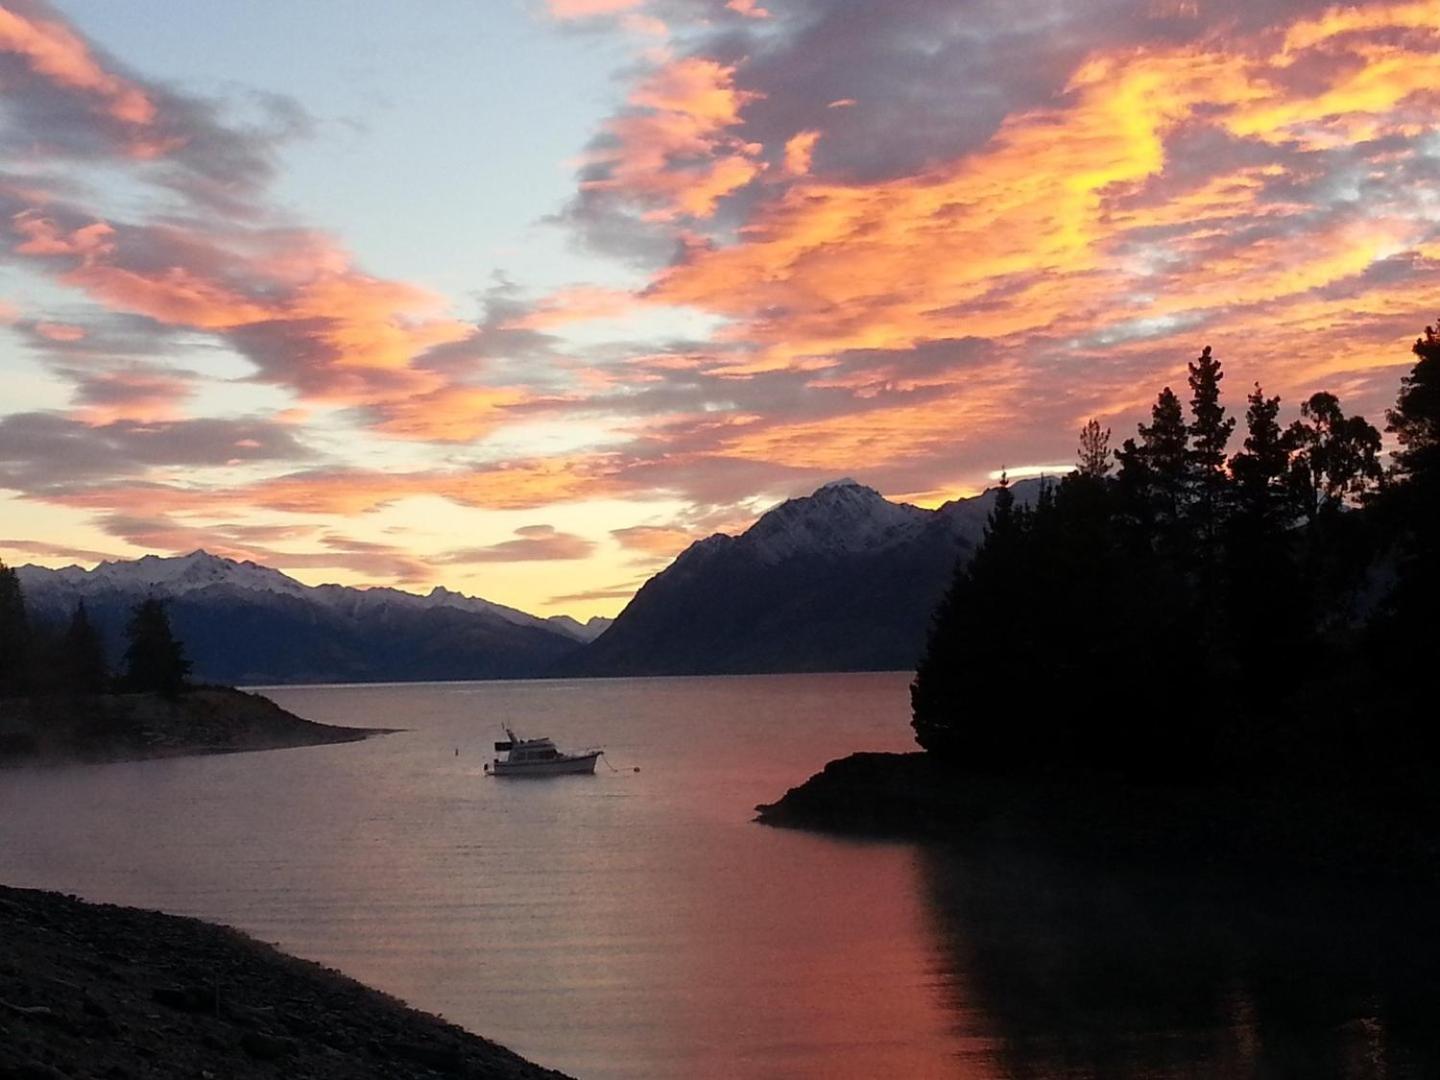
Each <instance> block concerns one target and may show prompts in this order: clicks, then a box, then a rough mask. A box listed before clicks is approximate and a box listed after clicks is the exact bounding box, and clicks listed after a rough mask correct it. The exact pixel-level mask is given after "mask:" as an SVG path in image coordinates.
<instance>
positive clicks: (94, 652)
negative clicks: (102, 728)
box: [60, 600, 109, 694]
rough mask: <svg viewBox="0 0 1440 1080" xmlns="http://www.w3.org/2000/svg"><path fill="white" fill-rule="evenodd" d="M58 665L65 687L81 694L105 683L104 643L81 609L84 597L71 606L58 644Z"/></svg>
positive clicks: (101, 688)
mask: <svg viewBox="0 0 1440 1080" xmlns="http://www.w3.org/2000/svg"><path fill="white" fill-rule="evenodd" d="M60 666H61V668H62V669H63V671H64V674H65V688H66V689H68V690H70V691H73V692H78V693H81V694H98V693H100V692H101V691H102V690H104V689H105V688H106V686H107V684H108V683H109V673H108V671H107V670H106V666H105V646H104V643H103V642H102V641H101V640H100V634H99V632H98V631H97V630H96V629H95V625H94V624H93V623H92V622H91V621H90V615H89V613H88V612H87V611H86V610H85V601H83V600H82V601H80V603H79V604H77V605H76V606H75V611H74V613H73V614H72V615H71V616H70V625H69V626H68V627H67V628H66V630H65V637H64V640H63V641H62V643H61V647H60Z"/></svg>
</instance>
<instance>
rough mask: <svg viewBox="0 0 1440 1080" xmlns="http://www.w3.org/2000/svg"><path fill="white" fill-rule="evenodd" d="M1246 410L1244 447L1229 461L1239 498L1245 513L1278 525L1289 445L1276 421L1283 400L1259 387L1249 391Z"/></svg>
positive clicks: (1241, 508)
mask: <svg viewBox="0 0 1440 1080" xmlns="http://www.w3.org/2000/svg"><path fill="white" fill-rule="evenodd" d="M1248 400H1249V407H1248V408H1247V409H1246V410H1245V428H1246V432H1247V434H1246V436H1245V448H1244V449H1243V450H1242V451H1240V452H1239V453H1237V454H1236V455H1235V456H1234V457H1232V458H1231V459H1230V473H1231V475H1232V476H1233V477H1234V478H1235V485H1236V499H1237V502H1238V504H1239V509H1240V511H1241V513H1242V514H1245V515H1247V516H1249V517H1251V518H1252V519H1254V520H1256V521H1258V522H1263V523H1265V524H1278V523H1279V521H1280V519H1281V518H1283V516H1284V514H1285V499H1286V478H1287V476H1288V475H1289V470H1290V446H1289V442H1288V440H1287V439H1286V437H1285V433H1284V432H1283V431H1282V430H1281V429H1280V423H1279V420H1278V419H1277V418H1278V417H1279V415H1280V399H1279V398H1278V397H1272V398H1267V397H1266V396H1265V392H1264V391H1263V390H1262V389H1261V388H1260V384H1259V383H1258V382H1257V383H1256V384H1255V389H1254V390H1252V391H1251V392H1250V397H1249V399H1248Z"/></svg>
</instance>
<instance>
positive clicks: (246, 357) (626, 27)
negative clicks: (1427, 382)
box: [0, 0, 1440, 616]
mask: <svg viewBox="0 0 1440 1080" xmlns="http://www.w3.org/2000/svg"><path fill="white" fill-rule="evenodd" d="M0 95H3V108H0V140H3V143H0V145H3V161H0V252H3V258H0V558H3V559H4V560H5V561H6V562H9V563H12V564H15V563H23V562H39V563H44V564H46V565H51V566H59V565H64V564H67V563H71V562H78V563H80V564H82V565H93V564H94V563H95V562H96V561H97V560H99V559H102V558H133V557H135V556H138V555H140V554H143V553H146V552H156V553H159V554H179V553H184V552H187V551H190V550H193V549H195V548H199V547H203V548H206V549H207V550H210V551H212V552H215V553H218V554H223V555H228V556H232V557H235V558H251V559H254V560H256V561H258V562H261V563H264V564H266V565H270V566H274V567H277V568H279V569H282V570H284V571H286V572H287V573H290V574H292V575H294V576H295V577H298V578H300V579H301V580H304V581H307V582H311V583H319V582H322V581H339V582H343V583H347V584H386V585H398V586H400V587H403V588H407V589H411V590H417V591H426V590H428V589H429V588H430V587H431V586H433V585H437V584H443V585H446V586H448V587H450V588H453V589H457V590H460V591H463V592H466V593H469V594H472V595H480V596H484V597H486V598H489V599H492V600H497V601H500V602H503V603H508V604H512V605H515V606H518V607H521V608H525V609H527V610H531V611H535V612H537V613H541V614H553V613H557V612H568V613H571V614H574V615H577V616H587V615H592V614H613V613H614V612H616V611H618V610H619V608H620V607H622V606H623V604H624V602H625V600H626V599H627V598H628V597H629V596H630V594H631V593H633V591H634V590H635V588H636V587H638V584H639V583H640V582H642V581H643V580H644V579H645V578H646V577H648V576H649V575H650V574H652V573H654V572H655V571H656V570H657V569H659V568H660V567H661V566H663V565H664V564H665V563H666V562H667V561H668V560H669V558H671V557H672V556H673V555H674V554H675V553H677V552H678V551H679V550H681V549H682V548H683V547H684V546H685V545H686V544H688V543H689V542H690V541H691V540H693V539H696V538H698V537H701V536H704V535H708V534H709V533H711V532H715V531H717V530H722V531H733V530H736V529H739V528H743V527H744V526H745V525H746V524H747V523H748V522H749V521H751V520H753V518H754V517H755V516H756V514H757V513H759V512H760V511H762V510H764V509H765V508H766V507H767V506H769V505H771V504H773V503H774V502H776V501H779V500H780V499H782V498H785V497H787V496H790V495H795V494H801V493H807V492H809V491H810V490H813V489H814V488H815V487H817V486H818V485H819V484H821V483H823V482H825V481H827V480H830V479H834V478H836V477H838V476H845V475H850V476H854V477H855V478H857V479H859V480H861V481H862V482H865V483H868V484H870V485H871V486H873V487H875V488H877V489H879V490H880V491H881V492H883V493H884V494H886V495H887V496H889V497H892V498H903V499H906V500H909V501H915V502H921V503H923V504H926V505H935V504H937V503H938V502H940V501H943V500H944V499H947V498H953V497H954V496H956V495H960V494H969V493H973V492H976V491H978V490H980V489H982V488H983V487H984V486H985V485H986V483H987V482H988V481H987V477H988V476H989V475H990V474H991V473H992V472H993V471H994V470H997V469H999V468H1001V467H1007V468H1009V469H1010V471H1011V472H1012V473H1023V472H1024V471H1025V470H1026V469H1027V468H1029V467H1035V466H1045V465H1048V466H1054V465H1057V464H1061V463H1065V462H1068V461H1071V460H1073V457H1074V448H1075V443H1076V435H1077V432H1078V431H1079V429H1080V427H1081V426H1082V425H1083V424H1084V422H1085V421H1086V420H1087V419H1088V418H1090V417H1092V416H1097V417H1099V418H1100V419H1101V421H1102V422H1103V423H1105V424H1107V425H1111V426H1113V427H1114V428H1115V430H1116V439H1117V441H1118V439H1119V438H1120V437H1121V436H1122V435H1123V434H1126V433H1129V432H1130V431H1132V430H1133V426H1134V424H1135V422H1136V421H1137V420H1138V419H1140V418H1142V417H1143V416H1144V415H1145V413H1146V411H1147V409H1148V405H1149V402H1150V401H1151V400H1153V397H1154V394H1155V391H1156V390H1157V389H1158V388H1159V387H1160V386H1161V385H1164V384H1165V383H1167V382H1168V383H1174V384H1176V385H1179V383H1180V382H1183V378H1184V366H1185V363H1186V361H1187V360H1190V359H1193V358H1194V356H1195V355H1196V354H1198V352H1199V351H1200V349H1201V347H1202V346H1204V345H1207V344H1208V345H1212V346H1213V347H1214V349H1215V352H1216V353H1217V355H1219V356H1220V357H1221V358H1222V360H1223V361H1224V362H1225V365H1226V370H1227V372H1228V376H1227V379H1226V383H1225V387H1226V390H1227V391H1228V395H1229V404H1230V406H1231V408H1232V410H1234V411H1235V412H1243V406H1244V394H1245V392H1246V391H1247V390H1248V388H1249V387H1250V385H1251V384H1252V383H1253V382H1255V381H1256V380H1259V381H1261V382H1262V383H1263V384H1264V387H1265V389H1266V390H1267V391H1268V392H1270V393H1279V394H1281V395H1282V396H1283V397H1284V398H1285V399H1286V402H1287V406H1290V407H1293V406H1294V405H1295V403H1296V402H1297V401H1298V399H1299V397H1300V396H1301V395H1303V394H1308V393H1309V392H1311V391H1314V390H1319V389H1328V390H1332V391H1334V392H1336V393H1338V394H1339V395H1340V396H1341V399H1342V401H1343V402H1344V404H1345V405H1346V407H1347V408H1348V409H1350V410H1358V411H1360V412H1363V413H1365V414H1366V415H1367V416H1369V417H1370V419H1371V420H1372V421H1377V422H1379V421H1381V420H1382V413H1383V408H1384V406H1385V405H1386V404H1387V403H1390V402H1392V401H1393V400H1394V397H1395V391H1396V388H1397V386H1398V381H1399V378H1400V376H1401V375H1402V374H1403V373H1404V371H1405V370H1406V369H1407V368H1408V367H1409V365H1410V363H1411V362H1413V358H1412V357H1410V355H1409V353H1408V347H1409V343H1410V342H1411V341H1413V340H1414V338H1415V337H1416V336H1417V334H1418V333H1419V332H1420V330H1421V329H1422V327H1423V326H1424V325H1425V324H1426V323H1427V322H1432V321H1434V319H1435V317H1436V316H1437V314H1440V0H1407V2H1394V3H1389V2H1376V3H1367V4H1357V5H1352V6H1327V5H1324V4H1317V3H1301V2H1294V0H1244V2H1241V0H1088V2H1087V0H1072V2H1065V3H1061V2H1059V0H1043V2H1042V0H729V2H728V3H727V2H726V0H548V2H545V0H481V2H478V3H477V2H475V0H426V2H425V3H420V4H412V3H397V2H384V3H382V2H379V0H372V2H360V0H348V2H344V0H304V2H302V3H296V2H295V0H283V2H281V0H247V2H245V3H195V4H180V3H174V2H173V0H125V2H116V0H56V2H53V3H43V2H36V0H0Z"/></svg>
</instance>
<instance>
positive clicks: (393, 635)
mask: <svg viewBox="0 0 1440 1080" xmlns="http://www.w3.org/2000/svg"><path fill="white" fill-rule="evenodd" d="M17 574H18V576H19V579H20V583H21V586H22V588H23V589H24V592H25V599H26V604H27V607H28V608H29V610H30V612H31V614H32V616H34V617H36V618H38V619H41V620H45V621H48V622H51V623H54V624H60V625H63V624H64V621H65V620H67V619H69V617H70V613H71V612H72V611H73V610H74V609H75V606H76V605H77V604H78V603H79V602H80V601H82V600H83V601H84V602H85V606H86V610H87V612H88V614H89V616H90V618H91V620H92V622H94V624H95V625H96V627H97V628H98V629H99V631H100V633H101V636H102V638H103V639H104V641H105V643H106V647H107V655H108V657H109V659H110V662H111V664H112V665H115V664H117V663H118V661H119V659H120V656H121V652H122V650H123V648H124V645H123V641H124V628H125V624H126V622H127V621H128V619H129V617H130V613H131V611H132V610H133V608H134V606H135V605H136V604H137V603H139V602H140V601H141V600H144V599H146V598H147V597H151V596H154V597H157V598H159V599H162V600H164V601H165V603H166V608H167V610H168V612H169V615H170V620H171V623H172V624H173V626H174V628H175V633H176V635H177V636H178V637H179V638H180V640H181V641H183V642H184V643H185V648H186V651H187V654H188V655H189V657H190V659H191V660H192V661H193V662H194V676H195V678H196V679H199V680H201V681H208V682H219V683H228V684H240V685H257V684H266V683H297V682H308V683H319V682H392V681H394V682H404V681H424V680H443V679H499V678H523V677H533V676H538V675H543V674H544V673H545V672H546V671H548V670H549V669H550V667H551V666H552V665H553V664H554V663H555V662H556V661H557V660H558V659H559V658H560V657H562V656H564V655H565V654H566V653H568V652H571V651H574V650H575V649H577V648H578V647H579V646H580V645H581V644H582V641H583V638H584V637H585V636H586V631H585V629H584V628H583V627H581V626H580V624H578V623H576V622H575V621H574V620H573V619H563V620H550V619H541V618H537V617H536V616H533V615H527V614H526V613H524V612H521V611H517V610H515V609H513V608H507V607H504V606H503V605H499V604H493V603H490V602H489V601H486V600H480V599H477V598H472V597H466V596H462V595H460V594H459V593H454V592H450V591H448V590H446V589H440V588H437V589H435V590H433V591H432V592H431V593H430V594H429V595H427V596H418V595H416V594H413V593H407V592H403V591H401V590H399V589H383V588H381V589H355V588H349V587H346V586H342V585H320V586H307V585H303V584H301V583H300V582H298V581H295V580H294V579H293V578H290V577H287V576H286V575H285V574H282V573H280V572H279V571H277V570H272V569H269V568H267V567H263V566H257V565H256V564H254V563H250V562H244V563H240V562H236V561H234V560H231V559H224V558H220V557H219V556H215V555H210V554H207V553H205V552H203V551H196V552H192V553H191V554H189V555H186V556H184V557H181V558H161V557H159V556H154V555H147V556H145V557H144V558H142V559H138V560H135V561H134V562H109V563H101V564H100V565H99V566H97V567H96V568H95V569H93V570H82V569H81V568H79V567H75V566H71V567H66V568H64V569H62V570H48V569H45V568H43V567H38V566H22V567H19V568H18V569H17Z"/></svg>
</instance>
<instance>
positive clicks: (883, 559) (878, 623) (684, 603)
mask: <svg viewBox="0 0 1440 1080" xmlns="http://www.w3.org/2000/svg"><path fill="white" fill-rule="evenodd" d="M1038 489H1039V482H1038V481H1028V482H1025V483H1022V484H1018V485H1015V487H1014V489H1013V490H1015V491H1016V493H1017V498H1019V499H1020V500H1021V501H1022V502H1023V501H1028V500H1031V499H1033V498H1034V495H1035V493H1036V492H1037V491H1038ZM993 505H994V490H993V489H992V490H990V491H987V492H985V493H984V494H982V495H978V496H975V497H974V498H968V499H956V500H954V501H952V502H948V503H946V504H945V505H943V506H941V507H939V508H938V509H935V510H926V509H923V508H921V507H917V506H910V505H907V504H904V503H892V502H889V501H888V500H886V499H885V498H884V497H883V496H881V495H880V494H879V492H877V491H875V490H874V489H872V488H869V487H865V486H864V485H862V484H858V483H856V482H855V481H853V480H848V479H847V480H841V481H836V482H834V483H831V484H826V485H825V486H824V487H822V488H820V489H819V490H818V491H816V492H815V493H814V494H813V495H809V496H806V497H804V498H798V499H790V500H788V501H786V502H784V503H782V504H780V505H779V506H777V507H775V508H774V509H773V510H770V511H769V512H767V513H766V514H764V515H763V516H762V517H761V518H760V519H759V520H758V521H756V522H755V524H754V525H752V526H751V527H750V528H749V529H748V530H746V531H745V532H744V533H742V534H741V535H739V536H727V535H723V534H717V535H715V536H711V537H708V538H707V539H705V540H700V541H698V542H696V543H694V544H692V545H691V546H690V547H689V548H687V549H686V550H685V551H684V552H682V553H681V554H680V555H679V556H678V557H677V558H676V559H675V561H674V562H673V563H671V564H670V566H669V567H667V568H666V569H664V570H662V571H661V572H660V573H658V574H656V575H655V576H654V577H653V578H651V579H650V580H649V581H648V582H646V583H645V585H644V586H643V587H642V588H641V589H640V591H639V592H638V593H636V595H635V598H634V599H633V600H631V601H630V603H629V604H628V605H627V606H626V608H625V610H624V611H622V612H621V613H620V615H619V617H618V618H617V619H616V620H615V622H614V624H613V625H612V626H611V627H610V628H609V629H608V630H607V631H605V633H604V634H602V635H601V636H600V637H599V638H597V639H596V640H595V641H594V642H592V643H591V644H589V645H588V646H586V647H585V648H584V649H582V650H579V651H578V652H575V653H572V654H570V655H569V656H566V657H564V658H563V659H562V660H561V661H560V662H559V663H558V665H557V671H558V672H560V673H564V674H573V675H708V674H749V673H761V672H784V671H886V670H898V669H904V668H911V667H914V665H915V662H916V660H917V659H918V658H919V656H920V653H921V650H922V649H923V648H924V644H925V637H926V633H927V631H928V629H929V625H930V614H931V612H932V611H933V610H934V609H935V604H936V602H937V601H938V600H939V598H940V596H941V595H942V594H943V592H944V590H945V588H946V586H947V585H948V584H949V582H950V579H951V576H952V575H953V574H954V571H955V566H956V563H957V560H959V559H961V558H963V557H965V556H966V555H967V554H968V553H969V552H970V551H971V550H973V548H974V546H975V545H976V544H977V543H978V542H979V540H980V537H981V536H982V535H983V532H984V528H985V521H986V519H987V517H988V515H989V513H990V509H991V507H992V506H993Z"/></svg>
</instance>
